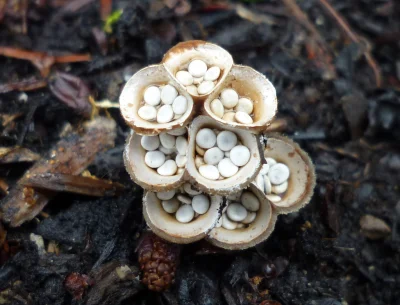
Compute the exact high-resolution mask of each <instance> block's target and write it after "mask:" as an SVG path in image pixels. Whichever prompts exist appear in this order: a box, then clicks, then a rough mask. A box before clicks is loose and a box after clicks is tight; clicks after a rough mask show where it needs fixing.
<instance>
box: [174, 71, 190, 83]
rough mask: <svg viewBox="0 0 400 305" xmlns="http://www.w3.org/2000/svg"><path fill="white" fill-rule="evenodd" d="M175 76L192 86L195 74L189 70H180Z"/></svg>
mask: <svg viewBox="0 0 400 305" xmlns="http://www.w3.org/2000/svg"><path fill="white" fill-rule="evenodd" d="M175 76H176V79H177V80H178V81H179V82H180V83H181V84H182V85H184V86H190V85H192V84H193V76H192V74H190V73H189V72H188V71H178V73H176V75H175Z"/></svg>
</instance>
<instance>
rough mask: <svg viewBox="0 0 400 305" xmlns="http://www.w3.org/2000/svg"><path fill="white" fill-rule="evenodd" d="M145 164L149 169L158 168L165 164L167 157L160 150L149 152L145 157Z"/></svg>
mask: <svg viewBox="0 0 400 305" xmlns="http://www.w3.org/2000/svg"><path fill="white" fill-rule="evenodd" d="M144 162H145V163H146V165H147V166H148V167H151V168H157V167H160V166H161V165H163V164H164V162H165V155H164V154H163V153H162V152H161V151H158V150H155V151H148V152H147V153H146V155H145V156H144Z"/></svg>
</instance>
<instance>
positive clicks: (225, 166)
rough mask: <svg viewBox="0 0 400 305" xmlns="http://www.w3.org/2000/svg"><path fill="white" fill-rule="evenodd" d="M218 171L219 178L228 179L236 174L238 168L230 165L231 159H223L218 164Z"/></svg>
mask: <svg viewBox="0 0 400 305" xmlns="http://www.w3.org/2000/svg"><path fill="white" fill-rule="evenodd" d="M218 170H219V172H220V174H221V176H223V177H225V178H229V177H232V176H233V175H235V174H236V173H237V172H238V170H239V168H238V167H237V166H236V165H235V164H233V163H232V161H231V159H229V158H225V159H222V160H221V161H220V162H219V163H218Z"/></svg>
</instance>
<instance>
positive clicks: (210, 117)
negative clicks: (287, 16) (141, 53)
mask: <svg viewBox="0 0 400 305" xmlns="http://www.w3.org/2000/svg"><path fill="white" fill-rule="evenodd" d="M120 106H121V113H122V115H123V117H124V119H125V121H126V122H127V124H128V125H129V126H130V127H131V128H132V132H131V135H130V136H129V138H128V141H127V144H126V148H125V152H124V161H125V166H126V169H127V171H128V172H129V174H130V175H131V178H132V179H133V181H134V182H136V183H137V184H139V185H140V186H142V187H143V188H144V189H145V190H146V191H145V193H144V197H143V215H144V218H145V220H146V222H147V224H148V226H149V227H150V229H151V230H152V231H153V232H154V233H156V234H157V235H159V236H160V237H162V238H164V239H166V240H168V241H171V242H175V243H191V242H194V241H196V240H199V239H202V238H207V239H208V240H209V241H210V242H211V243H213V244H214V245H217V246H220V247H223V248H226V249H245V248H248V247H251V246H254V245H256V244H257V243H260V242H262V241H263V240H265V239H266V238H268V236H269V235H270V234H271V232H272V231H273V228H274V225H275V222H276V219H277V216H278V215H279V214H284V213H289V212H292V211H296V210H298V209H300V208H301V207H302V206H304V205H305V204H307V203H308V202H309V200H310V198H311V196H312V193H313V188H314V184H315V174H314V168H313V165H312V162H311V160H310V158H309V157H308V155H307V154H306V153H305V152H304V151H303V150H301V148H300V147H299V146H298V145H297V144H296V143H294V142H293V141H291V140H290V139H288V138H286V137H284V136H282V135H279V134H275V133H272V132H271V131H269V130H268V126H269V125H270V124H271V123H272V121H273V119H274V117H275V114H276V111H277V98H276V92H275V88H274V87H273V85H272V84H271V83H270V82H269V81H268V79H267V78H266V77H265V76H264V75H262V74H260V73H258V72H257V71H255V70H253V69H252V68H250V67H246V66H240V65H235V64H234V63H233V59H232V57H231V56H230V54H229V53H228V52H227V51H225V50H224V49H222V48H220V47H219V46H216V45H214V44H210V43H207V42H204V41H188V42H185V43H180V44H178V45H176V46H175V47H173V48H172V49H171V50H169V51H168V52H167V53H166V54H165V56H164V59H163V61H162V63H161V64H159V65H153V66H149V67H146V68H144V69H142V70H140V71H138V72H137V73H136V74H135V75H133V76H132V77H131V79H130V80H129V81H128V82H127V84H126V85H125V87H124V89H123V91H122V93H121V97H120ZM145 107H146V108H145ZM143 108H145V109H143ZM149 109H151V110H149ZM264 140H265V141H264Z"/></svg>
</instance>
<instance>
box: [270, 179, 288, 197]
mask: <svg viewBox="0 0 400 305" xmlns="http://www.w3.org/2000/svg"><path fill="white" fill-rule="evenodd" d="M287 188H288V182H287V180H286V181H285V182H283V183H281V184H277V185H272V188H271V191H272V193H275V194H282V193H284V192H286V190H287Z"/></svg>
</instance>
